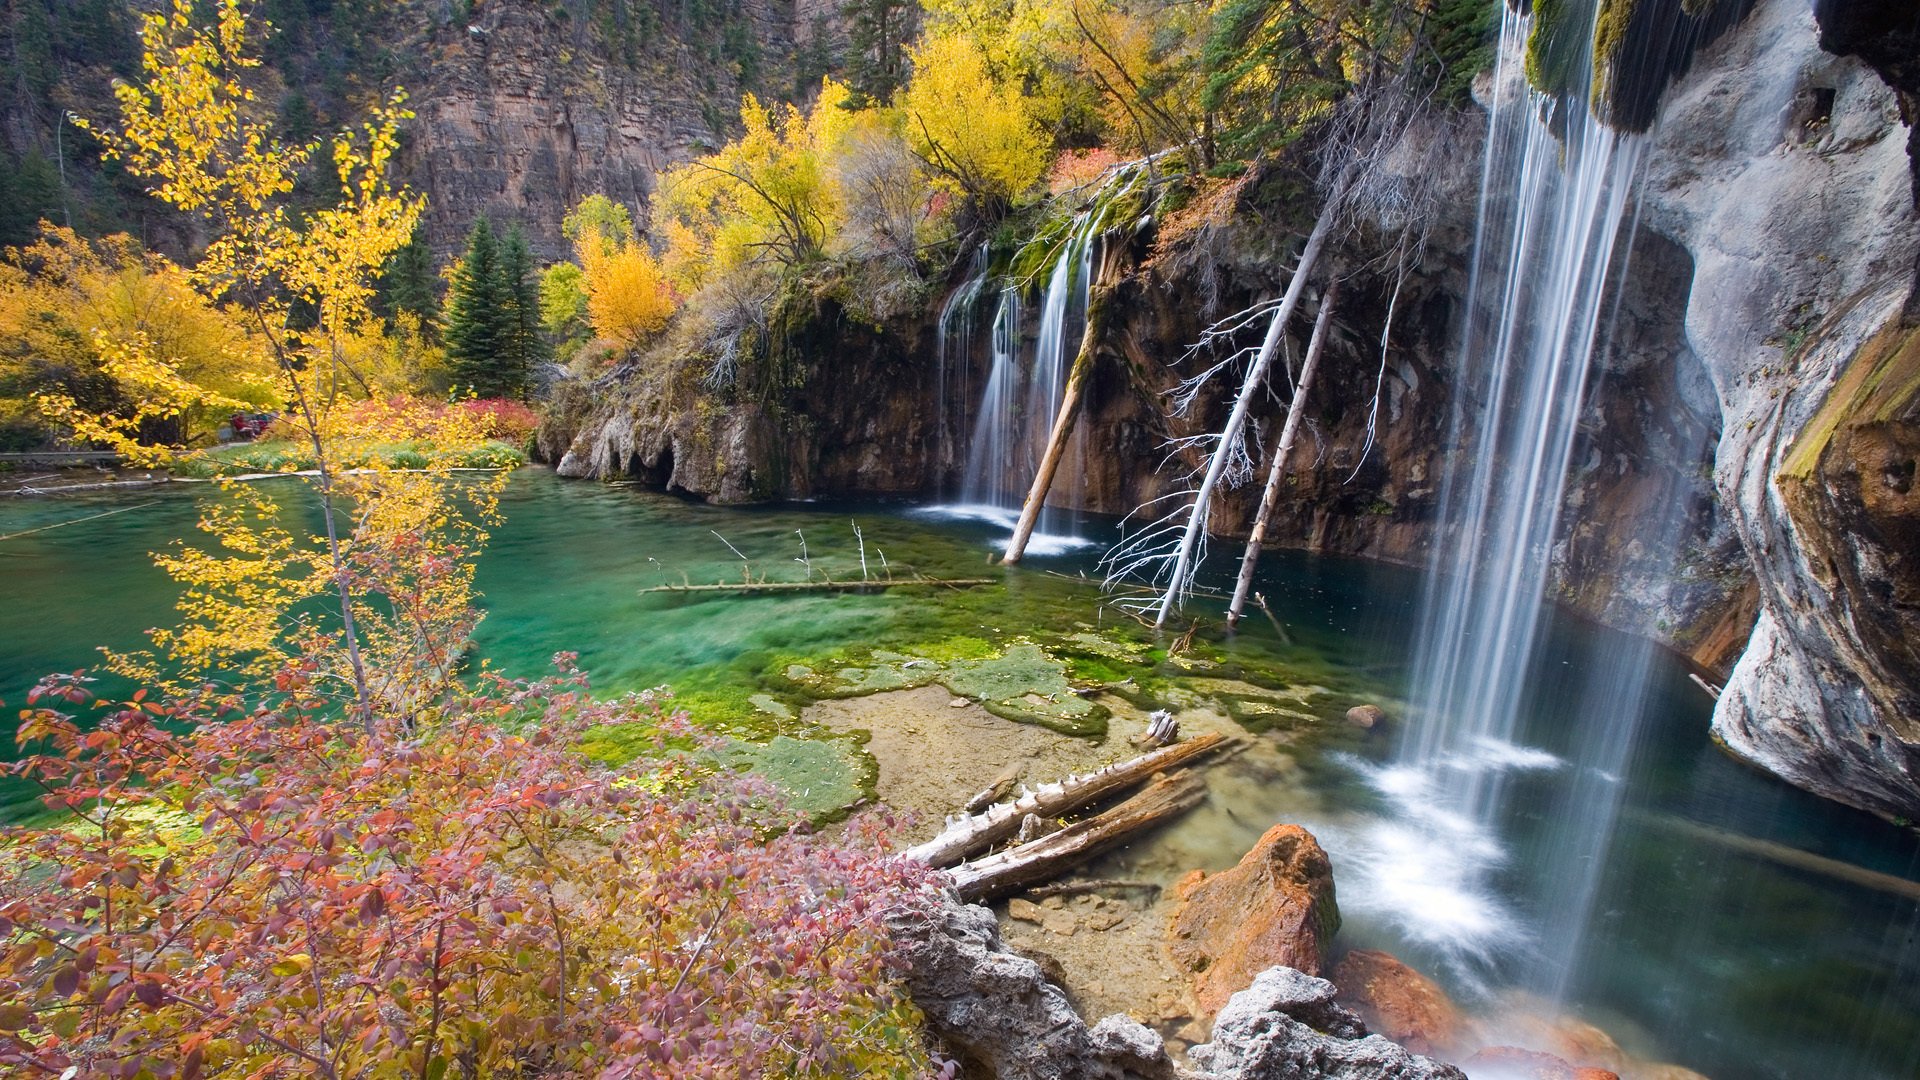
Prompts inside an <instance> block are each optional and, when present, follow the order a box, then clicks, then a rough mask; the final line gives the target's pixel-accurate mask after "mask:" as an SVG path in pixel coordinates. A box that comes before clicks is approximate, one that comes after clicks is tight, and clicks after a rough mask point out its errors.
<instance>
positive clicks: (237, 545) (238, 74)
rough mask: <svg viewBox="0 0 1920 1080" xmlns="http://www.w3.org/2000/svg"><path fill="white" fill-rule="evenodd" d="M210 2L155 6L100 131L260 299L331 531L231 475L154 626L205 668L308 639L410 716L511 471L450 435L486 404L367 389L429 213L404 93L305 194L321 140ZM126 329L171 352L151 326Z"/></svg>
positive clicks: (450, 651)
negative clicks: (278, 115) (487, 471)
mask: <svg viewBox="0 0 1920 1080" xmlns="http://www.w3.org/2000/svg"><path fill="white" fill-rule="evenodd" d="M205 6H206V5H203V4H199V3H195V2H194V0H173V2H172V4H171V5H170V7H169V8H168V9H166V10H164V11H161V12H159V13H155V14H149V15H146V16H144V17H143V18H142V20H141V44H142V58H141V68H142V77H141V78H140V80H139V81H138V82H131V83H123V84H121V85H119V86H118V87H116V89H115V96H116V97H117V99H118V101H119V105H120V114H121V122H120V124H119V125H118V127H117V128H112V129H103V130H100V131H99V134H100V137H101V141H102V143H103V145H104V146H105V148H106V152H107V153H108V154H109V155H111V156H112V157H114V158H116V159H118V160H119V161H120V162H121V164H122V165H123V166H124V167H125V168H126V169H127V171H128V172H129V173H131V174H132V175H134V176H136V177H139V178H141V179H144V180H147V181H148V182H149V183H151V184H152V191H153V193H154V194H155V196H157V197H158V198H160V199H161V200H162V201H164V202H166V203H168V204H169V205H171V206H174V207H176V208H178V209H180V210H183V211H186V212H189V213H192V214H195V215H197V216H199V217H200V218H202V219H203V220H205V221H206V222H207V223H208V225H209V226H210V227H211V229H212V232H213V240H212V242H211V243H210V244H209V245H208V247H207V249H206V251H205V253H204V254H203V255H202V257H201V259H200V261H199V262H198V263H197V264H196V265H195V266H194V267H193V269H192V271H191V280H192V281H193V283H194V285H195V286H196V288H197V289H198V290H199V291H200V292H201V293H202V295H204V296H206V297H207V298H208V299H209V300H213V301H218V302H223V303H230V304H233V305H235V307H236V309H238V310H240V311H243V312H245V314H246V318H247V321H248V323H249V324H250V327H251V329H252V331H253V332H254V335H255V339H256V340H257V341H258V342H259V343H260V345H261V347H262V348H264V349H265V350H266V351H267V354H268V355H269V356H270V357H271V359H272V362H273V365H274V368H275V370H276V372H277V376H278V388H279V391H280V393H281V395H282V397H283V398H284V400H285V401H286V403H287V406H288V414H287V415H286V416H285V417H284V418H283V420H282V423H283V424H285V425H287V426H288V427H290V428H291V429H292V430H293V431H295V432H297V434H298V436H299V439H300V441H301V442H302V443H304V444H305V446H306V447H307V449H308V451H309V456H310V460H311V465H312V468H311V469H310V470H308V475H309V478H310V480H311V482H312V485H313V490H314V492H315V494H316V495H317V497H318V502H319V504H320V521H321V524H322V526H323V531H324V535H323V537H321V538H319V539H318V540H317V541H315V542H313V543H309V542H307V541H306V539H305V538H304V537H303V536H302V535H301V533H300V532H298V531H295V530H292V529H289V528H286V527H285V526H284V525H282V524H280V523H279V519H278V517H277V515H278V513H279V512H280V511H279V510H278V509H276V508H275V507H274V506H273V505H271V504H270V503H269V502H267V501H264V500H262V499H261V498H260V497H259V496H258V495H257V494H255V493H251V492H248V493H244V494H243V493H241V492H239V491H230V492H229V495H230V497H231V498H232V499H233V500H235V502H233V503H229V504H226V505H225V507H216V508H214V509H213V510H210V511H209V512H208V514H207V515H206V517H205V519H204V520H203V522H202V524H203V527H204V528H206V530H207V531H209V532H210V533H212V534H213V536H214V537H215V538H216V539H217V541H218V543H219V549H218V550H217V551H215V552H211V553H202V552H196V551H183V552H182V553H180V554H177V555H171V556H167V557H165V558H163V559H162V565H163V566H164V567H165V568H166V569H167V570H168V571H169V572H170V573H172V574H173V575H174V576H175V577H176V578H178V579H179V580H180V581H182V583H183V584H184V585H185V595H184V596H183V599H182V601H181V610H182V614H183V616H184V621H183V625H182V626H181V627H179V628H177V629H175V630H171V631H167V632H165V633H163V634H160V635H158V636H157V638H156V643H157V644H158V645H159V646H160V648H161V649H162V651H163V652H164V653H165V654H166V656H167V658H168V659H169V660H170V661H171V662H172V664H173V665H174V666H176V667H177V668H178V669H179V670H182V671H183V672H185V673H187V674H189V675H191V674H192V673H194V672H215V671H218V672H225V673H227V675H228V677H237V676H242V675H245V674H248V673H254V674H260V673H264V672H266V671H267V670H268V669H269V668H274V667H276V666H279V667H284V660H285V659H286V658H287V657H288V656H292V655H298V656H300V657H303V658H304V660H305V662H306V663H308V664H309V665H311V666H312V667H313V668H314V669H315V676H314V677H315V680H316V683H315V685H316V686H317V687H322V688H344V689H343V696H344V699H345V702H346V705H347V709H348V711H349V713H350V714H351V715H352V716H354V717H355V718H356V719H357V720H359V721H360V722H361V723H362V724H363V725H364V726H365V727H366V728H367V730H368V731H370V732H371V731H374V730H377V729H378V727H379V725H380V724H381V723H383V722H398V723H401V724H407V723H410V721H411V718H412V716H413V714H414V711H415V710H416V709H417V708H418V707H419V706H420V703H421V701H422V699H423V695H428V696H430V695H431V694H433V693H435V692H437V688H438V687H440V686H443V685H445V679H446V676H447V675H448V674H449V673H450V671H451V668H452V664H453V660H454V659H455V658H456V657H457V656H458V655H459V652H460V650H461V649H463V648H464V646H465V632H466V630H467V629H470V627H471V625H472V622H473V616H472V614H471V605H470V604H469V603H468V601H469V600H470V599H471V595H472V593H471V578H472V570H471V564H470V560H468V559H467V558H466V557H465V556H466V555H467V554H469V553H470V552H471V550H472V548H473V546H474V545H475V544H477V543H478V542H479V541H480V539H482V538H484V526H485V525H486V523H487V522H489V521H491V520H492V513H493V506H494V502H493V496H494V493H495V492H497V483H495V484H487V483H476V484H464V485H455V484H454V483H452V482H451V480H450V478H449V477H448V476H447V475H446V471H447V469H448V468H449V467H450V466H449V465H448V464H446V463H448V462H450V461H452V460H454V457H455V455H454V454H452V453H450V451H452V450H455V449H457V448H460V447H465V446H471V445H474V444H476V443H477V442H478V441H479V430H478V425H477V423H475V422H472V421H470V420H467V419H463V417H464V416H465V414H462V413H460V412H458V411H456V410H444V409H440V410H432V409H425V408H424V407H421V406H418V405H417V404H413V403H407V402H387V401H384V400H382V399H379V398H370V397H369V396H368V395H372V394H373V393H374V392H375V391H376V389H377V388H376V387H375V385H374V384H373V383H372V382H371V381H370V380H369V379H368V376H367V373H366V372H363V371H361V370H359V369H357V368H356V367H355V365H354V355H355V353H356V351H357V350H356V347H355V345H356V342H357V341H358V340H360V337H361V335H362V333H363V331H365V330H366V329H367V328H369V327H371V326H373V325H375V324H376V316H375V315H374V313H373V311H372V309H371V304H370V302H371V300H372V299H373V296H374V286H375V281H376V278H377V275H378V274H379V272H380V271H381V269H382V268H383V267H384V266H385V265H386V264H387V262H388V260H389V259H390V258H391V256H392V255H393V253H394V252H395V251H397V250H399V249H400V248H401V247H402V246H403V245H405V244H406V243H407V241H408V239H409V238H410V237H411V236H412V234H413V231H414V228H415V226H416V224H417V223H418V221H419V217H420V212H421V201H420V200H419V199H418V198H417V197H415V196H412V195H410V194H407V193H405V192H403V191H397V190H395V189H394V187H393V186H392V184H391V183H390V181H389V180H388V177H387V167H388V164H389V162H390V161H391V159H392V156H393V153H394V151H395V149H396V148H397V146H398V141H399V131H398V125H399V122H400V121H401V120H402V119H403V118H404V117H405V116H406V115H407V114H406V113H405V112H404V111H403V109H402V105H403V101H404V98H403V96H402V95H401V94H399V93H397V92H396V93H395V94H394V95H393V96H391V97H390V98H389V99H388V100H387V101H386V102H385V103H384V104H381V105H377V106H375V107H374V108H373V109H372V110H371V118H370V119H369V120H368V121H367V122H366V123H364V124H363V125H362V126H361V127H360V128H359V129H358V130H357V131H349V132H343V133H341V134H339V135H337V136H334V137H333V138H332V139H331V140H329V142H328V143H327V144H326V146H327V148H328V149H330V151H331V153H330V156H329V157H328V159H327V160H329V161H330V162H331V164H332V167H333V173H334V176H335V178H336V180H337V182H338V192H339V195H338V199H337V201H336V202H335V203H334V204H333V205H331V206H327V207H324V208H322V209H319V210H316V211H314V212H312V213H308V214H299V213H296V212H295V211H294V210H293V209H292V208H291V207H290V205H289V199H288V196H289V195H290V194H291V193H292V191H293V188H294V181H295V179H296V178H297V177H298V176H299V175H300V173H301V171H302V170H303V169H304V168H305V167H307V166H308V164H309V163H310V162H314V161H316V159H317V157H318V151H320V150H321V149H322V143H321V142H320V141H318V140H315V141H311V142H306V143H301V144H298V145H289V144H287V143H284V142H282V141H281V140H280V139H279V138H278V137H277V136H276V135H275V133H274V131H273V128H272V125H271V124H270V123H269V122H268V121H266V120H263V119H260V116H261V113H262V111H263V110H262V109H261V107H260V104H259V103H258V102H257V101H256V100H255V96H254V91H253V89H252V88H251V87H250V85H249V82H248V80H249V79H250V77H251V73H252V72H253V71H254V69H255V68H257V67H258V66H259V63H260V62H259V59H258V58H257V57H256V56H255V55H254V54H253V53H252V52H250V51H249V47H250V41H249V37H250V31H251V29H252V28H250V27H249V25H248V18H247V15H246V11H245V9H244V7H243V5H242V3H241V2H240V0H217V2H216V3H215V4H213V5H212V16H213V23H212V25H203V24H202V23H201V22H200V14H199V13H200V11H201V10H203V9H204V7H205ZM115 344H116V347H118V348H120V349H122V350H124V351H125V355H126V356H128V357H130V358H133V359H135V360H137V361H138V362H140V363H144V364H148V365H152V366H156V367H161V368H165V367H166V361H165V358H164V357H162V356H158V355H156V354H155V353H154V351H153V349H152V346H151V343H150V342H149V341H143V340H142V339H140V338H137V337H135V338H132V339H125V340H121V341H119V342H116V343H115ZM176 389H177V388H175V387H171V386H165V385H161V386H158V387H157V389H156V392H155V398H156V400H157V401H160V402H161V406H162V407H163V406H164V405H165V404H166V399H167V397H168V395H169V394H172V393H174V392H175V390H176ZM395 446H399V447H402V448H404V449H406V450H407V451H408V453H409V455H410V460H412V461H413V462H415V463H417V464H418V465H419V466H420V467H419V468H417V469H411V470H402V469H398V468H393V467H391V464H390V463H391V461H392V460H393V455H391V454H389V453H386V452H385V451H387V450H390V449H391V448H393V447H395ZM462 500H465V501H466V513H465V516H464V517H463V516H461V514H460V513H459V512H458V510H459V504H460V502H461V501H462ZM323 593H330V594H332V596H333V598H334V599H335V600H337V604H334V605H333V606H334V607H335V608H336V610H337V612H338V621H337V622H329V621H326V620H323V619H322V618H320V616H319V614H318V608H317V607H316V605H315V604H313V603H310V602H309V601H311V600H314V599H317V598H318V597H319V596H320V595H321V594H323ZM126 663H127V664H129V665H133V666H136V667H137V666H139V661H138V660H137V659H129V660H127V661H126Z"/></svg>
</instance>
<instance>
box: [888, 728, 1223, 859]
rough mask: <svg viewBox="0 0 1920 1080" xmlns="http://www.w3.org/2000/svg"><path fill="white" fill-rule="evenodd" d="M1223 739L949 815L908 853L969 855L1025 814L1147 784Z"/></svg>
mask: <svg viewBox="0 0 1920 1080" xmlns="http://www.w3.org/2000/svg"><path fill="white" fill-rule="evenodd" d="M1226 741H1227V738H1226V736H1224V735H1222V734H1220V733H1219V732H1217V731H1210V732H1208V733H1206V734H1204V735H1196V736H1195V737H1193V738H1191V739H1188V740H1186V741H1184V742H1177V743H1174V744H1173V745H1171V746H1165V747H1161V748H1160V749H1158V750H1155V751H1153V752H1151V753H1146V754H1141V755H1140V756H1139V757H1136V758H1130V759H1128V760H1126V761H1118V762H1115V763H1113V764H1112V765H1108V766H1106V767H1105V768H1102V769H1099V770H1097V771H1095V772H1091V773H1086V774H1084V775H1081V776H1070V777H1068V778H1067V779H1065V780H1062V781H1060V782H1059V783H1057V784H1043V785H1041V786H1040V788H1039V789H1038V790H1034V791H1026V792H1024V793H1022V794H1021V796H1020V798H1018V799H1016V800H1014V801H1013V802H1010V803H1001V804H999V805H998V806H993V807H989V808H988V809H986V810H985V811H983V812H981V813H978V814H972V815H968V816H963V817H957V818H953V819H951V820H949V821H948V822H947V827H946V828H945V829H943V830H941V832H940V835H938V836H936V837H934V838H933V839H931V840H928V841H927V842H926V843H924V844H921V845H919V846H917V847H915V848H913V849H911V850H909V851H908V852H907V853H906V854H907V857H908V858H910V859H918V860H919V861H921V862H923V863H926V864H927V865H928V866H931V867H934V868H936V869H938V868H940V867H945V866H952V865H953V864H954V863H957V862H959V861H960V860H962V859H965V858H967V857H968V856H970V855H975V854H978V853H979V852H982V851H986V850H988V849H989V848H991V847H993V846H994V845H995V844H998V843H1000V842H1001V841H1004V840H1007V839H1010V838H1011V837H1012V836H1013V835H1014V834H1015V833H1016V832H1018V831H1019V830H1020V822H1021V821H1022V820H1024V819H1025V818H1026V816H1027V815H1028V814H1033V815H1036V816H1039V817H1043V818H1055V817H1059V816H1060V815H1062V814H1068V813H1072V812H1073V811H1075V810H1078V809H1080V808H1081V807H1083V806H1087V805H1089V804H1091V803H1095V802H1098V801H1100V800H1101V799H1104V798H1107V797H1109V796H1112V795H1116V794H1118V793H1120V792H1122V791H1124V790H1126V789H1127V788H1129V787H1132V786H1133V785H1135V784H1141V783H1145V782H1146V781H1147V780H1148V779H1150V778H1152V776H1153V775H1154V774H1155V773H1163V772H1167V771H1169V770H1172V769H1177V768H1180V767H1181V766H1183V765H1185V764H1187V763H1188V762H1191V761H1193V760H1195V759H1197V758H1199V757H1201V756H1202V755H1204V754H1208V753H1211V752H1213V751H1214V750H1215V749H1217V748H1219V747H1220V746H1221V745H1223V744H1224V743H1225V742H1226Z"/></svg>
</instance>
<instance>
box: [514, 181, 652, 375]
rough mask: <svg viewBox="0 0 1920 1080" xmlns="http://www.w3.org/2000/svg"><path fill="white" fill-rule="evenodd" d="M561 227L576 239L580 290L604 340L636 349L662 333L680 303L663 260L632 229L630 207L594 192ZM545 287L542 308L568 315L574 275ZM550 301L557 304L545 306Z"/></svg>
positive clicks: (567, 234)
mask: <svg viewBox="0 0 1920 1080" xmlns="http://www.w3.org/2000/svg"><path fill="white" fill-rule="evenodd" d="M561 231H562V232H563V233H564V234H565V235H566V236H567V238H568V239H570V240H572V241H573V250H574V256H575V258H577V259H579V261H580V279H579V283H578V285H577V286H575V287H576V288H578V289H579V291H580V293H581V294H582V296H583V299H584V301H585V307H586V315H587V320H588V322H589V323H590V324H591V325H592V327H593V331H594V333H595V334H596V335H598V336H599V337H600V338H601V339H603V340H605V341H610V342H613V343H614V344H616V345H620V346H623V347H626V348H632V347H633V346H634V345H637V344H639V343H640V342H641V341H642V340H644V339H645V338H647V337H649V336H651V335H653V334H655V333H658V332H659V331H660V329H661V328H662V327H664V326H666V325H667V320H668V318H670V317H671V316H672V315H673V311H674V308H675V307H676V306H678V303H679V301H678V298H677V297H676V296H675V295H674V292H673V287H672V286H671V285H669V284H668V283H667V278H666V274H665V273H664V272H663V271H662V270H661V267H660V261H659V260H658V259H656V258H654V256H653V252H652V251H650V250H648V248H647V246H646V244H644V243H643V242H641V240H640V239H639V237H637V236H636V235H635V234H634V231H633V218H632V216H631V215H630V214H628V213H627V208H626V207H624V206H621V205H620V204H618V203H616V202H614V201H613V200H612V199H609V198H607V197H606V196H605V195H589V196H587V197H586V198H585V199H582V200H581V201H580V205H579V206H577V207H575V208H574V211H573V213H571V214H568V215H567V218H566V221H565V222H563V223H562V225H561ZM549 276H550V278H551V280H552V281H553V282H554V283H553V285H552V286H551V287H550V288H548V287H547V286H546V283H545V282H543V289H546V291H547V292H549V293H551V294H552V295H551V296H550V297H543V306H550V307H551V308H552V310H553V313H555V314H556V315H560V316H563V317H564V315H565V314H566V312H565V308H566V307H567V306H568V304H569V301H568V299H567V297H566V295H565V292H564V289H565V282H566V281H567V278H568V277H569V276H570V275H564V274H563V275H561V276H559V277H552V275H551V274H550V275H549ZM548 299H550V300H551V301H552V303H551V304H550V305H548V304H546V301H547V300H548Z"/></svg>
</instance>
